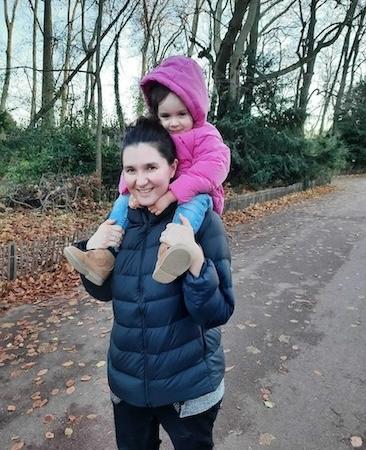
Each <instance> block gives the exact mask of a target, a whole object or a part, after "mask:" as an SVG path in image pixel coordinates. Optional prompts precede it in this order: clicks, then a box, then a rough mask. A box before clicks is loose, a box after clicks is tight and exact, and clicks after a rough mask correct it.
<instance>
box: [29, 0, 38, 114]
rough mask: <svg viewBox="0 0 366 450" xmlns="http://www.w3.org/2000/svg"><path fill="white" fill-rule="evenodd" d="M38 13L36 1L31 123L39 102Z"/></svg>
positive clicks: (36, 1)
mask: <svg viewBox="0 0 366 450" xmlns="http://www.w3.org/2000/svg"><path fill="white" fill-rule="evenodd" d="M37 12H38V0H34V5H33V36H32V98H31V113H30V118H31V121H32V120H33V119H34V116H35V114H36V109H37V105H36V101H37V26H38V23H37Z"/></svg>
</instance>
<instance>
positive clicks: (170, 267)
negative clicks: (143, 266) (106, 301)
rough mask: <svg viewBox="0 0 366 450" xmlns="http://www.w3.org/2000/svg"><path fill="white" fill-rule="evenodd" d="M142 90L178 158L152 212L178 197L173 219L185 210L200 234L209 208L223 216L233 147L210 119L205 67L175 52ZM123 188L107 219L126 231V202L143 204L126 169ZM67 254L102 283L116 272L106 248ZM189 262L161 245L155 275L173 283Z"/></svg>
mask: <svg viewBox="0 0 366 450" xmlns="http://www.w3.org/2000/svg"><path fill="white" fill-rule="evenodd" d="M141 89H142V91H143V93H144V96H145V99H146V102H147V104H148V107H149V109H150V112H151V114H152V115H153V116H154V117H155V118H157V119H158V120H159V121H160V123H161V124H162V125H163V127H164V128H165V129H167V130H168V131H169V133H170V134H171V136H172V138H173V140H174V143H175V145H176V149H177V155H178V161H179V164H178V170H177V173H176V177H175V179H174V181H173V182H172V183H171V184H170V186H169V191H168V192H167V193H166V194H164V195H163V196H162V197H160V199H159V200H158V201H157V202H156V203H155V205H153V206H151V207H150V208H149V210H150V211H151V212H152V213H154V214H156V215H158V214H161V213H162V211H164V209H165V208H167V207H168V206H169V205H170V204H171V203H173V202H176V201H178V207H177V210H176V213H175V215H174V219H173V222H175V223H180V219H179V215H180V214H182V215H183V216H185V217H186V218H187V219H188V220H189V222H190V223H191V225H192V228H193V230H194V232H195V233H196V232H197V231H198V230H199V228H200V226H201V224H202V222H203V219H204V216H205V213H206V211H207V209H209V208H210V207H211V206H213V209H214V210H215V211H216V212H217V213H218V214H222V212H223V207H224V190H223V187H222V183H223V182H224V180H225V179H226V177H227V175H228V172H229V168H230V150H229V148H228V147H227V146H226V145H225V144H224V143H223V141H222V138H221V135H220V133H219V132H218V130H217V129H216V128H215V127H214V126H213V125H211V124H209V123H208V122H207V113H208V106H209V99H208V92H207V88H206V85H205V81H204V78H203V74H202V70H201V68H200V67H199V65H198V64H197V63H196V62H195V61H194V60H193V59H191V58H187V57H184V56H172V57H170V58H167V59H166V60H164V61H163V62H162V63H161V64H160V65H159V66H157V67H156V68H155V69H153V70H152V71H151V72H150V73H149V74H147V75H146V76H145V77H144V78H143V79H142V81H141ZM119 192H120V196H119V197H118V199H117V200H116V202H115V203H114V205H113V209H112V212H111V214H110V217H109V218H110V219H113V220H115V221H116V222H117V224H118V225H120V226H121V227H122V228H123V229H125V228H126V226H127V224H128V221H127V210H128V206H130V207H132V208H136V207H138V206H139V205H138V204H136V201H135V199H134V198H132V196H129V195H128V191H127V189H126V187H125V183H124V180H123V171H122V175H121V179H120V184H119ZM207 194H209V195H207ZM64 254H65V256H66V258H67V259H68V261H69V262H70V263H71V265H72V266H73V267H75V269H77V270H78V271H79V272H81V273H83V274H84V275H85V276H86V278H88V279H89V280H90V281H92V282H94V283H95V284H97V285H101V284H103V282H104V280H105V279H106V278H107V277H108V276H109V274H110V272H111V271H112V270H113V265H114V264H113V258H114V257H113V255H112V253H111V252H110V251H109V250H107V249H95V250H90V251H88V252H82V251H81V250H79V249H77V248H75V247H72V246H71V247H67V248H65V250H64ZM190 263H191V261H190V256H189V253H188V251H187V250H186V249H185V248H184V247H182V246H173V247H170V248H168V247H167V246H166V245H165V244H161V245H160V249H159V253H158V260H157V263H156V267H155V271H154V273H153V278H154V279H155V280H156V281H158V282H160V283H170V282H171V281H173V280H175V278H177V277H178V276H179V275H181V274H183V273H184V272H185V271H186V270H187V269H188V267H189V266H190Z"/></svg>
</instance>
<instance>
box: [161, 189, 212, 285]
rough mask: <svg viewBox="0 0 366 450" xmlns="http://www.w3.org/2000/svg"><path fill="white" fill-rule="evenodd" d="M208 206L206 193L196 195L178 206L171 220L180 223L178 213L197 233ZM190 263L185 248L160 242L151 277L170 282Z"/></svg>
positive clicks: (210, 200)
mask: <svg viewBox="0 0 366 450" xmlns="http://www.w3.org/2000/svg"><path fill="white" fill-rule="evenodd" d="M209 208H212V199H211V197H210V196H209V195H207V194H199V195H196V196H195V197H193V199H192V200H191V201H190V202H187V203H182V204H181V205H179V206H178V208H177V209H176V212H175V214H174V218H173V222H174V223H178V224H181V220H180V218H179V214H182V215H183V216H184V217H186V218H187V219H188V220H189V222H190V224H191V225H192V228H193V231H194V233H197V231H198V230H199V228H200V226H201V225H202V222H203V220H204V218H205V214H206V211H207V210H208V209H209ZM190 265H191V256H190V253H189V252H188V250H187V249H186V248H184V247H183V246H181V245H179V246H178V245H177V246H174V247H168V246H167V245H166V244H164V243H162V244H160V247H159V253H158V260H157V262H156V266H155V270H154V273H153V275H152V277H153V279H154V280H155V281H158V282H159V283H170V282H172V281H174V280H175V279H176V278H177V277H178V276H180V275H182V274H183V273H184V272H186V271H187V270H188V269H189V267H190Z"/></svg>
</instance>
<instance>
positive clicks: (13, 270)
mask: <svg viewBox="0 0 366 450" xmlns="http://www.w3.org/2000/svg"><path fill="white" fill-rule="evenodd" d="M16 277H17V247H16V244H15V242H11V243H10V244H9V260H8V279H9V280H15V278H16Z"/></svg>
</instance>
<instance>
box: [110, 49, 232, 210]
mask: <svg viewBox="0 0 366 450" xmlns="http://www.w3.org/2000/svg"><path fill="white" fill-rule="evenodd" d="M155 82H158V83H160V84H162V85H164V86H166V87H167V88H168V89H170V90H171V91H172V92H174V94H176V95H177V96H178V97H180V99H181V100H182V101H183V103H184V104H185V105H186V107H187V109H188V110H189V112H190V114H191V116H192V118H193V123H194V125H193V128H192V130H189V131H185V132H183V133H179V134H173V135H171V137H172V138H173V140H174V143H175V145H176V149H177V157H178V161H179V164H178V169H177V173H176V178H175V180H174V181H173V182H172V183H171V184H170V187H169V188H170V190H171V191H172V193H173V194H174V196H175V197H176V198H177V200H178V202H179V203H185V202H188V201H189V200H191V199H192V198H193V197H194V196H195V195H197V194H209V195H210V196H211V197H212V200H213V206H214V210H215V211H216V212H217V213H219V214H222V212H223V209H224V190H223V187H222V183H223V182H224V181H225V179H226V177H227V175H228V173H229V169H230V150H229V148H228V147H227V146H226V145H225V144H224V143H223V140H222V137H221V135H220V133H219V131H218V130H217V129H216V128H215V127H214V126H213V125H211V124H209V123H208V122H207V113H208V106H209V100H208V92H207V88H206V84H205V80H204V78H203V73H202V70H201V68H200V66H199V65H198V64H197V63H196V62H195V61H194V60H193V59H191V58H187V57H185V56H172V57H170V58H167V59H165V60H164V61H163V62H162V63H161V64H160V65H159V66H158V67H156V68H155V69H153V70H152V71H151V72H150V73H148V74H147V75H146V76H145V77H144V78H143V79H142V81H141V89H142V91H143V93H144V95H145V99H146V102H147V104H148V106H149V107H150V105H149V89H150V87H151V85H152V84H154V83H155ZM126 191H127V190H126V185H125V183H124V180H123V177H122V176H121V180H120V184H119V192H120V193H125V192H126Z"/></svg>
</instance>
